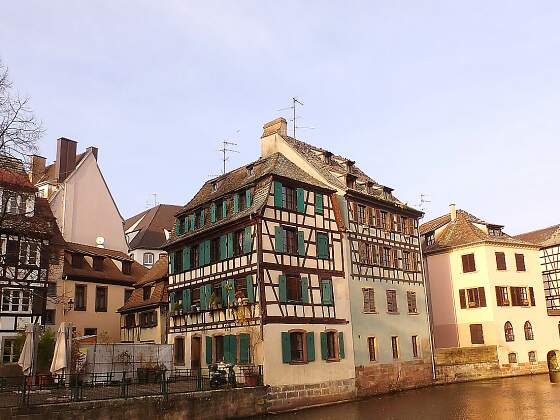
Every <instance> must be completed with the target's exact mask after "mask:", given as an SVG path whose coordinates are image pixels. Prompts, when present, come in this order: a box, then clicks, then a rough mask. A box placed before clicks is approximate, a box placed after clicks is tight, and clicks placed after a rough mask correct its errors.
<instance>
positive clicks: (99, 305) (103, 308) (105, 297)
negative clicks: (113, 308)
mask: <svg viewBox="0 0 560 420" xmlns="http://www.w3.org/2000/svg"><path fill="white" fill-rule="evenodd" d="M101 291H103V292H104V293H103V294H102V299H101V301H100V300H99V299H100V294H99V292H101ZM108 305H109V288H108V287H107V286H95V312H107V307H108Z"/></svg>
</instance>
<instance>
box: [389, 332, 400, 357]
mask: <svg viewBox="0 0 560 420" xmlns="http://www.w3.org/2000/svg"><path fill="white" fill-rule="evenodd" d="M391 350H392V351H393V359H398V358H399V337H395V336H393V337H391Z"/></svg>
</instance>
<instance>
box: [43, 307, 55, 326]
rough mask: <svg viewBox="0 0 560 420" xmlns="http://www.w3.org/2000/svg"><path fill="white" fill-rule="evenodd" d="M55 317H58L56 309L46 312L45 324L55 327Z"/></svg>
mask: <svg viewBox="0 0 560 420" xmlns="http://www.w3.org/2000/svg"><path fill="white" fill-rule="evenodd" d="M55 316H56V311H55V310H54V309H47V310H46V311H45V324H46V325H54V324H55V323H56V322H55V321H56V320H55Z"/></svg>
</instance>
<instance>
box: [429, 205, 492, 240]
mask: <svg viewBox="0 0 560 420" xmlns="http://www.w3.org/2000/svg"><path fill="white" fill-rule="evenodd" d="M459 213H461V214H463V215H464V216H465V218H466V219H467V220H469V221H471V222H472V223H478V224H481V225H487V224H488V223H486V222H485V221H484V220H482V219H479V218H478V217H476V216H473V215H472V214H470V213H469V212H467V211H465V210H457V215H458V214H459ZM450 221H451V215H450V214H449V213H447V214H444V215H443V216H439V217H436V218H435V219H433V220H430V221H428V222H426V223H422V225H420V234H421V235H422V234H424V233H427V232H431V231H433V230H436V229H439V228H440V227H442V226H444V225H446V224H448V223H449V222H450Z"/></svg>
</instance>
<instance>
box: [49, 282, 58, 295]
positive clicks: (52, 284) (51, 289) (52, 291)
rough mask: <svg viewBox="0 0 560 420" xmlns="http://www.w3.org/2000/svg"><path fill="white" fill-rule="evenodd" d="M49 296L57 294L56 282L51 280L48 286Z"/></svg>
mask: <svg viewBox="0 0 560 420" xmlns="http://www.w3.org/2000/svg"><path fill="white" fill-rule="evenodd" d="M47 296H56V283H55V282H52V281H49V284H48V286H47Z"/></svg>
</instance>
